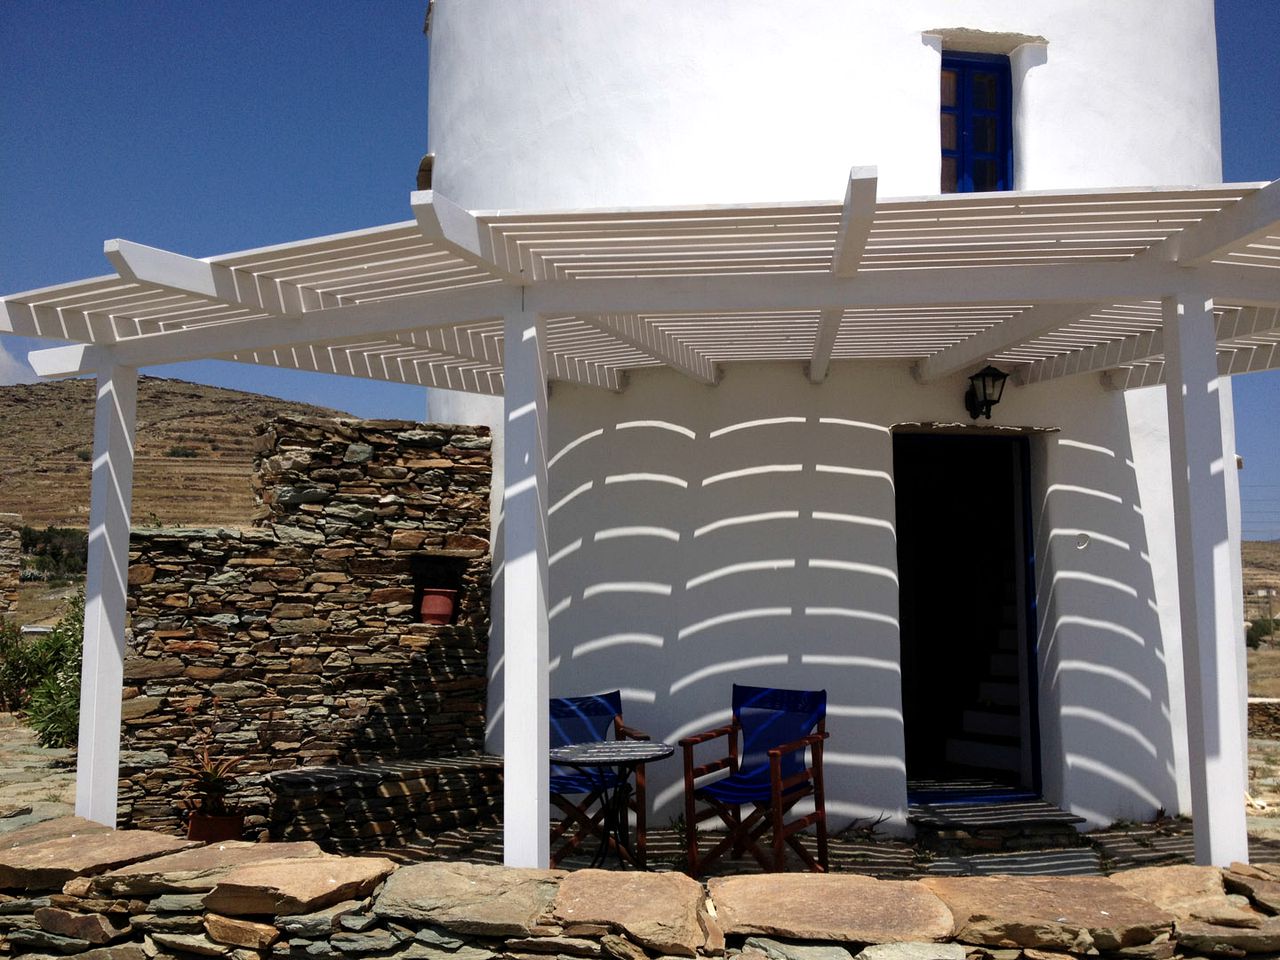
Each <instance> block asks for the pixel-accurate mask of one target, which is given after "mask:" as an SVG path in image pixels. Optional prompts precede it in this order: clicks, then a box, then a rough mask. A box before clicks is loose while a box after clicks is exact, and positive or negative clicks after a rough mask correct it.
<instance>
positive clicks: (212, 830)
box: [187, 810, 244, 843]
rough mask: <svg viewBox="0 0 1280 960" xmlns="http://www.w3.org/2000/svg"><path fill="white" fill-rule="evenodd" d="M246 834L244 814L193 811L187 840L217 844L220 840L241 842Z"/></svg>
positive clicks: (188, 822)
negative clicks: (241, 838)
mask: <svg viewBox="0 0 1280 960" xmlns="http://www.w3.org/2000/svg"><path fill="white" fill-rule="evenodd" d="M243 833H244V814H243V813H226V814H213V813H201V812H200V811H199V810H193V811H191V816H190V818H189V819H188V820H187V839H188V840H203V841H204V842H205V843H217V842H218V841H220V840H239V839H240V837H241V835H242V834H243Z"/></svg>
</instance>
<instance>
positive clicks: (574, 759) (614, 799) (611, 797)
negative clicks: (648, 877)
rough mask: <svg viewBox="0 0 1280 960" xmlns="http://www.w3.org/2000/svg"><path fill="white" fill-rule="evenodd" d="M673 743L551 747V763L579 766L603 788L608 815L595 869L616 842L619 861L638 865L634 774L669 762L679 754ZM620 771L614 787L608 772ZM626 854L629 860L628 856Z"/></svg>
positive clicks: (623, 742) (593, 863)
mask: <svg viewBox="0 0 1280 960" xmlns="http://www.w3.org/2000/svg"><path fill="white" fill-rule="evenodd" d="M675 750H676V748H675V747H673V746H672V745H671V744H669V743H657V742H655V741H652V740H597V741H593V742H591V743H570V744H566V745H565V746H563V747H552V748H551V762H552V763H554V764H558V765H560V766H564V767H576V768H577V769H579V770H584V771H587V772H588V774H589V775H592V776H593V777H595V778H596V784H597V786H598V787H599V789H600V792H601V797H600V809H601V810H602V811H603V812H604V819H603V822H602V823H601V827H602V830H601V837H600V849H599V850H597V851H596V855H595V857H593V858H592V860H591V866H593V867H599V866H601V865H602V864H603V863H604V861H605V857H606V856H607V855H608V853H609V842H610V840H612V841H613V843H614V846H615V847H616V850H617V854H618V862H619V863H623V864H625V863H626V861H628V860H630V861H631V862H632V863H633V864H634V863H635V857H634V855H633V854H632V852H631V839H630V824H629V817H628V816H627V799H628V798H629V797H630V796H631V774H632V772H633V771H634V770H635V768H636V767H638V766H639V765H640V764H642V763H651V762H652V761H654V760H665V759H666V758H667V757H669V756H671V755H672V754H673V753H675ZM610 769H612V770H616V771H617V774H618V776H617V779H616V780H615V781H614V782H613V784H612V785H611V784H610V782H609V781H610V778H609V777H608V776H606V775H605V774H606V772H607V771H609V770H610ZM624 854H625V857H624Z"/></svg>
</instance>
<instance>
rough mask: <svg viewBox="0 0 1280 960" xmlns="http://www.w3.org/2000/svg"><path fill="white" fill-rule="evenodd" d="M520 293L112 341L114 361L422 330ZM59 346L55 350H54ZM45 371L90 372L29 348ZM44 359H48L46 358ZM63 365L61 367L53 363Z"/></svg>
mask: <svg viewBox="0 0 1280 960" xmlns="http://www.w3.org/2000/svg"><path fill="white" fill-rule="evenodd" d="M519 300H520V296H519V292H518V291H515V290H511V289H509V288H504V287H498V286H492V285H490V286H480V287H473V288H466V289H463V290H460V291H457V292H455V293H438V294H437V293H433V294H429V295H427V296H422V297H404V298H398V299H395V300H379V301H374V302H372V303H363V304H358V305H355V306H350V307H338V308H335V309H332V310H317V311H309V312H307V313H304V314H301V315H297V316H291V317H271V318H266V319H259V320H255V321H246V322H235V323H226V324H218V325H214V326H203V327H197V328H195V329H191V330H177V331H173V332H171V333H158V334H151V335H148V336H142V337H131V338H129V339H128V340H123V341H119V342H117V343H115V344H114V345H113V346H112V353H113V355H114V357H115V361H116V362H117V363H120V364H123V365H125V366H131V367H141V366H156V365H159V364H164V363H177V362H179V361H182V360H199V359H202V358H206V357H218V356H224V355H226V354H227V353H229V352H237V353H245V352H249V351H253V350H264V349H270V348H274V347H286V346H291V345H313V346H314V345H325V344H332V343H342V342H351V341H355V340H358V339H360V338H362V337H363V338H365V339H369V338H372V337H373V336H375V335H384V336H385V335H388V334H395V333H401V332H404V331H406V330H421V329H424V328H427V327H433V326H446V325H449V324H454V323H462V322H467V321H475V320H480V319H485V318H488V317H494V316H501V315H502V311H503V309H504V308H507V307H509V306H511V305H512V304H513V303H514V304H518V303H519ZM57 349H60V348H55V350H57ZM37 354H45V355H46V356H45V357H38V358H37V359H38V361H39V362H42V363H43V364H44V369H46V370H47V371H48V372H46V373H43V374H42V375H43V376H78V375H80V374H82V373H86V372H90V371H88V370H83V369H72V368H71V367H70V360H71V357H72V355H71V354H69V353H66V352H62V353H54V352H52V351H33V352H32V354H31V356H33V357H36V356H37ZM46 358H47V363H46V362H45V361H46ZM58 364H62V366H61V367H59V366H57V365H58Z"/></svg>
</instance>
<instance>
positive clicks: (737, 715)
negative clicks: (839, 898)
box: [680, 684, 828, 876]
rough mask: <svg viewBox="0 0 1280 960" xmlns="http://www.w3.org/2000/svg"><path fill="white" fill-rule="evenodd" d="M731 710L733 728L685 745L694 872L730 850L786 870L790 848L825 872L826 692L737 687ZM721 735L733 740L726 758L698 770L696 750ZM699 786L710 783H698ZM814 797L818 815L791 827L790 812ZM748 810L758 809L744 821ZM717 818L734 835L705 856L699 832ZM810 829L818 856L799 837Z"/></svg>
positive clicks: (687, 824)
mask: <svg viewBox="0 0 1280 960" xmlns="http://www.w3.org/2000/svg"><path fill="white" fill-rule="evenodd" d="M732 706H733V709H732V713H733V720H732V721H731V722H730V723H728V724H726V725H725V726H722V727H717V728H716V729H714V730H708V731H706V732H704V733H700V734H696V735H694V736H691V737H685V738H684V739H683V740H681V741H680V746H681V747H682V748H683V750H684V785H685V834H686V837H687V846H688V857H689V870H690V872H691V873H692V874H693V875H694V876H698V875H700V874H701V873H702V872H703V871H705V869H706V868H707V867H708V866H709V865H710V864H711V863H712V862H713V861H715V860H716V859H718V858H719V857H721V856H723V855H724V854H725V853H726V852H728V851H729V850H730V849H732V850H733V851H734V853H735V854H737V855H741V854H742V853H743V852H747V851H749V852H750V853H751V854H752V856H754V857H755V858H756V860H757V861H758V862H759V863H760V865H761V866H762V867H763V868H764V869H765V870H782V869H783V868H784V866H785V853H784V851H785V847H787V846H790V847H791V848H792V849H793V850H795V852H796V853H797V855H798V856H799V857H800V858H801V860H803V861H804V862H805V864H807V865H808V866H809V867H810V869H813V870H819V871H823V872H825V871H826V870H827V817H826V798H825V794H824V791H823V783H822V746H823V742H824V741H825V740H826V739H827V736H828V734H827V732H826V715H827V692H826V691H825V690H782V689H778V688H771V687H747V686H741V685H739V684H734V686H733V705H732ZM722 737H724V738H727V741H728V752H727V754H726V755H725V756H723V757H720V758H718V759H716V760H713V761H711V762H710V763H704V764H701V765H696V764H695V763H694V748H695V747H697V746H698V745H699V744H703V743H709V742H711V741H713V740H718V739H720V738H722ZM806 754H808V756H809V758H810V760H809V762H808V763H806V762H805V756H806ZM726 770H727V771H728V774H727V775H723V776H720V777H719V778H718V779H715V780H710V781H706V778H707V777H709V776H710V775H712V774H719V773H721V771H726ZM700 780H702V781H704V782H703V783H699V782H698V781H700ZM810 796H811V797H813V803H814V810H813V812H811V813H809V814H806V815H805V816H803V817H798V818H796V819H794V820H792V821H790V822H785V821H784V818H785V816H786V814H787V813H788V812H789V811H790V810H791V808H792V807H794V806H795V805H796V803H798V802H799V801H800V800H802V799H803V798H805V797H810ZM699 801H702V802H704V803H705V804H706V805H705V806H704V807H703V808H702V809H698V802H699ZM746 804H750V805H751V806H752V807H753V809H752V810H751V812H750V813H749V814H748V815H747V816H746V817H743V815H742V807H743V805H746ZM711 816H718V817H719V818H720V819H721V820H722V821H724V823H725V825H726V826H727V827H728V828H729V833H728V835H727V836H726V837H725V838H724V839H723V840H721V841H720V842H719V843H718V844H717V845H716V846H715V847H713V848H712V849H711V850H710V851H709V852H708V853H707V854H706V855H705V856H704V857H701V858H699V855H698V832H697V830H696V826H697V824H698V823H699V822H701V821H703V820H705V819H707V818H709V817H711ZM810 826H816V828H817V841H818V856H817V857H816V858H815V857H813V856H812V855H811V854H810V853H809V852H808V851H807V850H806V849H805V848H804V846H803V845H802V844H801V843H800V841H799V839H798V838H797V837H796V834H797V833H798V832H800V831H801V830H804V829H807V828H808V827H810ZM765 832H771V833H772V847H773V849H772V853H771V855H766V854H765V852H764V850H762V849H761V847H760V845H759V840H760V838H761V837H762V836H763V835H764V834H765Z"/></svg>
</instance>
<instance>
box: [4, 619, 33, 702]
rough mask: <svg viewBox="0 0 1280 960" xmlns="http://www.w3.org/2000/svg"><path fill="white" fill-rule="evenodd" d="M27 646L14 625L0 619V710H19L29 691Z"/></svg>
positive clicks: (29, 672) (29, 670)
mask: <svg viewBox="0 0 1280 960" xmlns="http://www.w3.org/2000/svg"><path fill="white" fill-rule="evenodd" d="M28 646H29V644H28V643H27V642H25V641H24V640H23V639H22V633H21V631H20V630H19V629H18V625H17V624H16V623H10V622H9V621H8V620H3V619H0V710H3V711H5V712H6V713H12V712H14V711H16V710H21V709H22V708H23V707H24V706H25V705H26V702H27V695H28V693H29V692H30V690H31V661H30V657H28V656H27V648H28Z"/></svg>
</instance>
